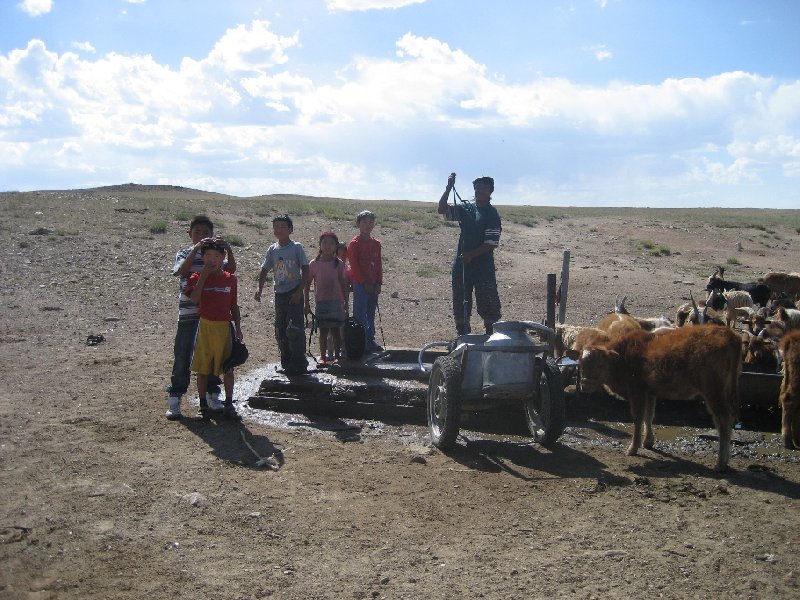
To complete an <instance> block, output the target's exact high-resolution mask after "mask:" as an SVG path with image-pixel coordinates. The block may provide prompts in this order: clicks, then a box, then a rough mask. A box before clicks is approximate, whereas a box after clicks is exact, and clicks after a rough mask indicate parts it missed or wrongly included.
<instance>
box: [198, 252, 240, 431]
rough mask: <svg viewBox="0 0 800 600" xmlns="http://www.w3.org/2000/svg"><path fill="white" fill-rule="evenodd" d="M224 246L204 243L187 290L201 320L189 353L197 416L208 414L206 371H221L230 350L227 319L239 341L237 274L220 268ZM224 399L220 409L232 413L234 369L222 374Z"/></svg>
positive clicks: (223, 257) (223, 255)
mask: <svg viewBox="0 0 800 600" xmlns="http://www.w3.org/2000/svg"><path fill="white" fill-rule="evenodd" d="M224 259H225V247H224V246H223V245H222V244H220V243H217V242H215V241H213V240H209V241H208V242H206V243H204V245H203V270H202V271H200V272H199V273H192V276H191V277H190V278H189V282H188V283H187V285H186V293H187V295H188V296H189V298H190V299H191V301H192V302H193V303H194V304H197V305H199V307H200V310H199V313H200V324H199V325H198V327H197V340H196V341H195V345H194V356H193V357H192V371H193V372H194V373H197V393H198V395H199V396H200V416H201V417H202V418H204V419H205V418H208V416H209V412H210V411H209V405H208V403H207V402H206V388H207V387H208V377H209V375H217V376H219V375H222V374H223V373H222V371H223V369H222V364H223V363H224V362H225V359H226V358H228V356H229V355H230V353H231V329H230V323H231V321H233V323H234V327H235V330H234V335H235V336H236V339H238V340H239V341H242V338H243V337H244V336H243V334H242V321H241V314H240V312H239V304H238V293H237V285H236V276H235V275H232V274H230V273H228V272H227V271H223V270H222V263H223V261H224ZM223 382H224V384H225V403H224V405H223V408H222V410H223V412H224V413H225V414H226V415H227V416H235V415H236V410H235V409H234V407H233V369H231V370H230V371H228V372H227V373H225V374H224V375H223Z"/></svg>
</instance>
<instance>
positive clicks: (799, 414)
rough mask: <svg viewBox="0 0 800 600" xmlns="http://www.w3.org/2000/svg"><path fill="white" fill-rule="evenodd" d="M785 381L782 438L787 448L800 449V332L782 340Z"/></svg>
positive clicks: (783, 381)
mask: <svg viewBox="0 0 800 600" xmlns="http://www.w3.org/2000/svg"><path fill="white" fill-rule="evenodd" d="M780 351H781V354H782V355H783V380H782V381H781V393H780V400H781V413H782V417H781V437H782V438H783V445H784V447H786V448H798V449H800V331H792V332H789V333H787V334H786V335H785V336H784V338H783V339H782V340H781V344H780Z"/></svg>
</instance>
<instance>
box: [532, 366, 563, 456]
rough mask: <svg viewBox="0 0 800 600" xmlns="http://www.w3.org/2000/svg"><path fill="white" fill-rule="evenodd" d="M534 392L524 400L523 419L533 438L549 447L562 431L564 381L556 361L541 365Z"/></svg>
mask: <svg viewBox="0 0 800 600" xmlns="http://www.w3.org/2000/svg"><path fill="white" fill-rule="evenodd" d="M537 383H538V387H537V390H536V393H535V394H533V395H532V396H531V397H529V398H528V399H527V400H526V401H525V420H526V421H527V423H528V429H529V430H530V432H531V435H533V439H535V440H536V441H537V442H539V443H540V444H541V445H542V446H545V447H550V446H552V445H553V444H555V443H556V440H558V438H559V437H560V436H561V434H562V433H563V432H564V420H565V415H564V381H563V379H562V377H561V371H559V369H558V365H556V361H555V360H553V359H552V358H547V360H546V361H545V363H544V364H543V365H542V374H541V375H540V376H539V381H538V382H537Z"/></svg>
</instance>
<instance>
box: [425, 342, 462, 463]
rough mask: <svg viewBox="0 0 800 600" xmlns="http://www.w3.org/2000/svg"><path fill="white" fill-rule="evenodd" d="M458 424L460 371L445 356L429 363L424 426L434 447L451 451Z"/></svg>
mask: <svg viewBox="0 0 800 600" xmlns="http://www.w3.org/2000/svg"><path fill="white" fill-rule="evenodd" d="M460 421H461V369H459V367H458V365H457V364H456V361H455V360H453V359H452V358H450V357H449V356H440V357H439V358H437V359H436V360H435V361H433V367H432V368H431V379H430V383H429V384H428V427H429V428H430V430H431V442H432V443H433V445H434V446H436V447H437V448H440V449H442V450H446V449H447V448H452V447H453V446H454V445H455V443H456V438H457V437H458V429H459V426H460Z"/></svg>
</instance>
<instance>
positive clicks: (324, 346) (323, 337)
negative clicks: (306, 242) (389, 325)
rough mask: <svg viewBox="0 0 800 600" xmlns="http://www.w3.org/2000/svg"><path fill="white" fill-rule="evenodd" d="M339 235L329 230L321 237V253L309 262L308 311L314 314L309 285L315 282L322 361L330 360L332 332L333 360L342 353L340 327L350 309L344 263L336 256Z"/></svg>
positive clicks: (338, 357)
mask: <svg viewBox="0 0 800 600" xmlns="http://www.w3.org/2000/svg"><path fill="white" fill-rule="evenodd" d="M338 246H339V238H337V237H336V234H335V233H333V232H330V231H326V232H325V233H323V234H322V235H321V236H320V237H319V254H317V258H315V259H314V260H312V261H311V264H310V265H309V266H308V272H309V278H308V281H307V282H306V284H305V285H306V287H305V296H306V309H305V311H306V314H311V299H310V294H309V291H310V290H309V288H310V287H311V282H312V281H313V282H314V298H315V308H316V309H317V311H316V317H317V325H318V326H319V353H320V364H323V365H326V364H327V363H328V335H329V334H330V336H331V338H332V340H333V360H334V361H338V360H339V359H340V358H341V357H342V338H341V335H340V328H341V327H343V326H344V320H345V315H346V314H347V312H348V309H347V290H348V288H349V286H350V284H349V283H348V281H347V274H346V272H345V267H344V263H343V262H342V261H341V260H339V258H338V257H337V256H336V250H337V249H338Z"/></svg>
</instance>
